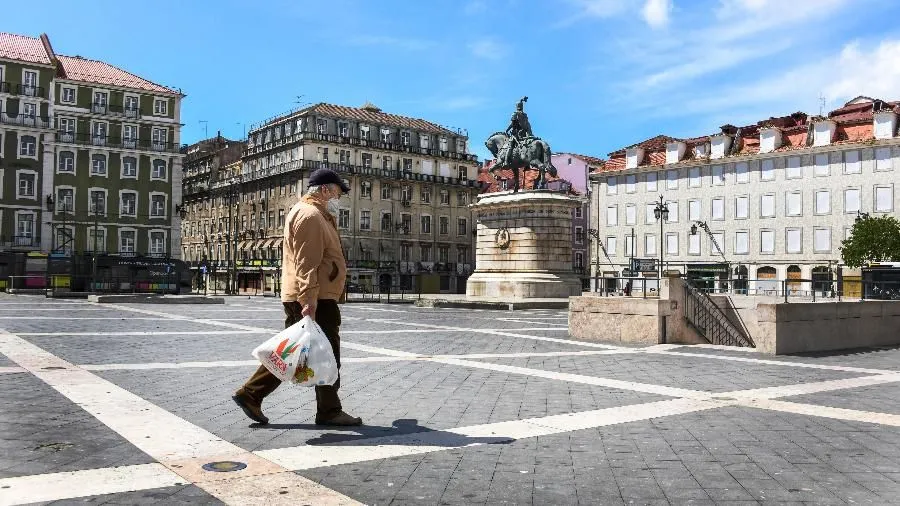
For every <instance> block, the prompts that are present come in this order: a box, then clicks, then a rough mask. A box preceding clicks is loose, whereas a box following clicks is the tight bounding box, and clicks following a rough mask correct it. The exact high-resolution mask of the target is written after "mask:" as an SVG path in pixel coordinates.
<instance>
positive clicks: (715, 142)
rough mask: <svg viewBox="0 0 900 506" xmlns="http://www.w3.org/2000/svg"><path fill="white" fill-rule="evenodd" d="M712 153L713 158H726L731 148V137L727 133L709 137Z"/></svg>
mask: <svg viewBox="0 0 900 506" xmlns="http://www.w3.org/2000/svg"><path fill="white" fill-rule="evenodd" d="M709 144H710V148H711V150H712V151H711V153H710V155H709V157H710V158H712V159H713V160H716V159H719V158H725V155H726V154H727V153H728V150H729V149H731V137H729V136H727V135H725V134H719V135H714V136H712V137H710V138H709Z"/></svg>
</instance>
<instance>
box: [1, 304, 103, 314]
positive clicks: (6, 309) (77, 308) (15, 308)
mask: <svg viewBox="0 0 900 506" xmlns="http://www.w3.org/2000/svg"><path fill="white" fill-rule="evenodd" d="M32 306H34V304H32ZM36 309H37V310H38V311H40V312H42V313H43V312H44V311H103V308H99V307H97V308H94V307H85V306H75V307H44V306H43V305H41V306H38V307H37V308H36ZM0 311H22V308H17V307H3V306H2V305H0Z"/></svg>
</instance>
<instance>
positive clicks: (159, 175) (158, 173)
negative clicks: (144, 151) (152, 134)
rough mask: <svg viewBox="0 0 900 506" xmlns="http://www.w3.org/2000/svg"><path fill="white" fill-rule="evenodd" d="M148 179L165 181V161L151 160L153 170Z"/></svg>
mask: <svg viewBox="0 0 900 506" xmlns="http://www.w3.org/2000/svg"><path fill="white" fill-rule="evenodd" d="M150 179H163V180H164V179H166V161H165V160H158V159H157V160H153V168H152V169H151V171H150Z"/></svg>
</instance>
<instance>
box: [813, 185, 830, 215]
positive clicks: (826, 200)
mask: <svg viewBox="0 0 900 506" xmlns="http://www.w3.org/2000/svg"><path fill="white" fill-rule="evenodd" d="M815 197H816V213H815V214H830V213H831V192H830V191H829V190H818V191H816V194H815Z"/></svg>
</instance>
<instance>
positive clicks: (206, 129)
mask: <svg viewBox="0 0 900 506" xmlns="http://www.w3.org/2000/svg"><path fill="white" fill-rule="evenodd" d="M197 123H201V124H203V138H204V139H209V121H207V120H205V119H201V120H200V121H198V122H197Z"/></svg>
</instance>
